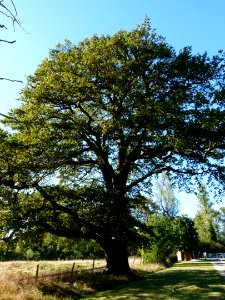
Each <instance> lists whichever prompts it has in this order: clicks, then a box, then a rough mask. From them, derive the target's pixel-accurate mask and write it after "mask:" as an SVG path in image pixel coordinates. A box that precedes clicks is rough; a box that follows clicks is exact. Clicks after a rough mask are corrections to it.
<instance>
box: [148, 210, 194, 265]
mask: <svg viewBox="0 0 225 300" xmlns="http://www.w3.org/2000/svg"><path fill="white" fill-rule="evenodd" d="M148 225H149V226H151V227H152V228H153V233H154V237H151V238H150V243H149V245H148V246H147V247H145V248H144V249H143V250H144V251H143V252H142V253H143V261H144V262H157V263H161V264H164V265H169V264H170V263H171V259H172V258H173V256H175V255H176V252H177V251H181V250H195V249H196V248H197V246H198V236H197V233H196V230H195V228H194V222H193V221H192V220H191V219H190V218H187V217H176V218H170V217H168V216H163V215H156V214H155V215H153V216H152V217H151V220H150V222H149V224H148Z"/></svg>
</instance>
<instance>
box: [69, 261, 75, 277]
mask: <svg viewBox="0 0 225 300" xmlns="http://www.w3.org/2000/svg"><path fill="white" fill-rule="evenodd" d="M74 268H75V262H74V263H73V266H72V269H71V273H70V278H71V279H72V278H73V271H74Z"/></svg>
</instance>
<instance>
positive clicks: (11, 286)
mask: <svg viewBox="0 0 225 300" xmlns="http://www.w3.org/2000/svg"><path fill="white" fill-rule="evenodd" d="M74 263H75V265H74ZM37 265H39V270H38V271H39V272H38V278H37V279H38V280H37V282H36V278H35V277H36V275H37V274H36V272H37ZM130 266H131V268H132V269H133V270H135V272H150V271H155V270H157V269H159V266H157V265H147V266H146V265H144V266H142V264H141V261H140V259H137V258H131V259H130ZM94 267H95V268H94V269H93V261H92V260H76V261H41V262H35V261H12V262H0V300H3V299H4V300H57V299H76V298H77V299H78V298H79V296H80V295H86V294H90V293H93V292H95V291H97V290H103V289H107V288H111V287H113V286H114V285H116V284H118V283H122V282H125V281H127V278H125V277H115V276H110V275H107V274H104V273H103V272H102V271H101V270H102V268H104V267H105V261H104V260H96V261H95V262H94Z"/></svg>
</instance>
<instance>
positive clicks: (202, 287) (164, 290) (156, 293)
mask: <svg viewBox="0 0 225 300" xmlns="http://www.w3.org/2000/svg"><path fill="white" fill-rule="evenodd" d="M85 299H89V300H91V299H93V300H94V299H99V300H105V299H114V300H128V299H129V300H142V299H143V300H149V299H165V300H169V299H182V300H190V299H191V300H194V299H225V279H224V278H222V277H221V275H220V274H219V273H218V272H217V271H216V270H215V269H214V267H213V266H212V265H211V264H210V263H209V262H184V263H177V264H175V265H174V266H173V267H172V268H169V269H164V270H161V271H158V272H155V273H152V274H149V275H146V276H145V278H144V279H142V280H140V281H136V282H132V283H128V284H127V285H124V286H121V287H120V288H118V287H117V288H116V289H114V290H110V291H105V292H99V293H97V294H95V296H89V297H86V298H85Z"/></svg>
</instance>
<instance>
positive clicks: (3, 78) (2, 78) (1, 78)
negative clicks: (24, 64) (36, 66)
mask: <svg viewBox="0 0 225 300" xmlns="http://www.w3.org/2000/svg"><path fill="white" fill-rule="evenodd" d="M0 80H8V81H11V82H19V83H23V81H21V80H17V79H9V78H5V77H0Z"/></svg>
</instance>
